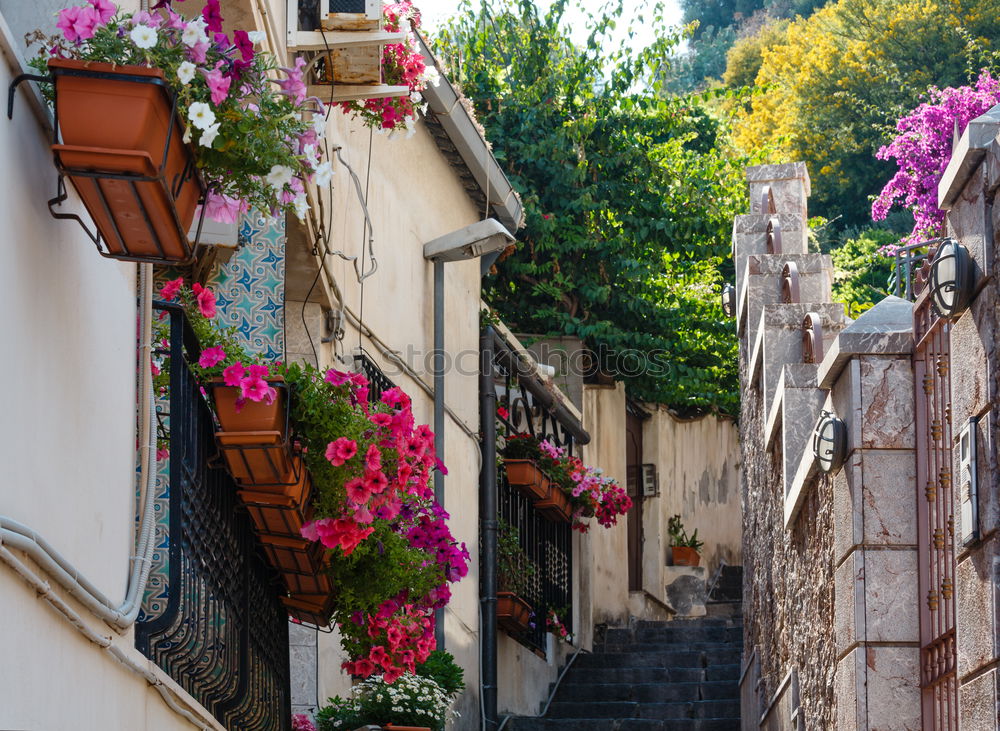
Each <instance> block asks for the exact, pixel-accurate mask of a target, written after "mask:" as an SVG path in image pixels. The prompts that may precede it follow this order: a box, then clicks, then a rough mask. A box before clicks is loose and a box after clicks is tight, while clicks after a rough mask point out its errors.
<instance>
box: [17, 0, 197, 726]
mask: <svg viewBox="0 0 1000 731" xmlns="http://www.w3.org/2000/svg"><path fill="white" fill-rule="evenodd" d="M123 4H124V5H125V6H126V7H128V6H129V5H131V4H132V3H128V2H126V3H123ZM10 5H11V4H10V3H9V2H6V1H5V2H4V4H3V7H2V8H0V9H2V10H8V9H9V8H10ZM17 5H19V7H18V11H19V15H18V18H17V22H18V25H19V27H21V26H23V25H24V23H25V22H27V21H26V20H25V18H24V17H23V15H24V11H25V10H26V9H28V4H25V3H19V4H17ZM134 5H135V6H136V7H137V6H138V3H137V2H136V3H134ZM50 6H51V3H39V4H38V5H37V6H35V5H34V4H32V8H35V9H37V11H38V13H39V16H40V17H39V24H42V23H43V22H50V21H51V18H50V17H49V15H50V13H51V10H52V8H51V7H50ZM0 18H2V16H0ZM3 25H5V23H0V26H3ZM18 41H19V39H13V38H11V37H10V36H9V35H7V36H6V37H5V38H0V46H3V51H4V61H3V62H0V88H4V89H6V88H7V87H8V85H9V83H10V81H11V80H12V78H13V76H14V74H16V73H19V72H20V70H21V69H20V67H19V61H18V58H17V50H15V49H18V48H20V46H19V43H18ZM49 142H50V138H49V134H48V132H47V131H46V130H45V129H43V127H42V125H41V124H40V122H39V119H38V117H37V116H35V115H34V114H33V113H32V110H31V108H30V107H29V104H28V103H27V101H26V95H25V93H24V92H19V93H18V95H17V99H16V103H15V115H14V119H13V121H7V120H6V119H0V170H3V172H4V177H3V187H2V188H0V220H2V221H3V229H2V233H0V257H2V262H3V264H2V266H0V312H2V313H3V314H2V317H0V343H3V353H2V357H0V383H2V384H3V386H4V406H5V408H4V409H3V411H2V412H0V445H2V446H0V455H2V459H3V469H2V472H0V474H2V478H0V479H2V486H0V515H4V516H6V517H9V518H13V519H15V520H17V521H20V522H22V523H25V524H27V525H28V526H30V527H31V528H33V529H35V530H36V531H37V532H38V533H40V534H41V535H42V536H44V537H45V538H46V539H47V540H48V541H49V542H50V543H51V544H53V546H54V547H55V548H56V549H57V550H58V551H59V552H61V553H62V554H63V555H64V556H65V557H66V558H67V559H68V560H69V561H70V562H71V563H72V564H73V565H74V566H75V567H76V568H77V569H78V570H79V571H80V573H81V574H82V575H84V576H86V577H87V578H88V579H89V580H90V581H92V582H93V583H94V584H95V585H96V586H97V588H98V589H100V590H101V591H102V592H103V593H105V594H106V595H107V596H109V597H111V598H112V599H115V600H120V599H122V598H123V597H124V593H125V588H126V579H127V572H128V570H129V554H130V551H131V548H132V544H133V531H134V511H135V468H134V465H135V446H136V429H135V423H136V408H135V406H136V394H135V388H136V383H135V373H136V350H135V346H136V327H137V317H136V267H135V265H133V264H124V263H118V262H114V261H111V260H108V259H104V258H102V257H100V256H98V254H97V252H96V250H95V248H94V245H93V244H92V243H91V242H90V240H89V239H87V238H86V237H85V235H84V234H83V232H82V231H81V230H80V229H79V227H78V226H77V224H76V223H74V222H67V221H56V220H55V219H53V218H51V217H50V215H49V212H48V210H47V208H46V201H47V200H48V199H49V198H51V197H53V196H54V194H55V186H56V172H55V168H54V167H53V165H52V156H51V153H50V152H49ZM63 208H64V209H65V210H67V211H70V212H79V211H81V210H82V207H81V206H80V204H79V202H78V201H77V200H76V198H75V195H73V194H71V196H70V200H69V201H67V202H66V203H65V204H64V206H63ZM14 553H15V556H16V557H19V558H22V559H23V558H24V557H23V555H22V554H20V553H17V552H14ZM29 566H30V564H29ZM53 583H54V582H53ZM56 593H57V594H58V595H60V596H63V597H64V598H65V595H64V594H63V592H62V591H61V590H58V589H57V590H56ZM69 604H70V606H71V607H73V608H74V609H75V610H76V611H78V612H79V613H80V614H81V615H83V618H84V623H85V624H86V626H88V627H90V628H91V629H92V630H94V631H96V632H98V633H99V634H101V635H103V636H105V637H111V638H113V641H114V643H115V644H116V645H117V646H118V647H120V649H121V650H122V651H123V652H124V653H125V655H126V656H127V657H128V658H130V659H131V660H133V661H134V662H137V663H139V664H140V665H141V666H143V667H146V668H149V667H150V666H149V663H148V662H147V661H146V660H145V658H143V657H142V656H141V655H140V654H139V653H138V652H137V651H135V650H134V649H133V637H132V633H131V631H128V632H126V633H124V635H122V636H118V635H116V633H114V632H113V631H112V630H110V629H109V628H108V627H105V626H103V625H101V624H100V623H99V622H98V621H96V620H94V619H92V618H91V617H90V616H89V615H88V613H87V611H86V610H85V609H83V608H82V607H81V606H80V605H77V604H75V603H74V602H72V601H70V602H69ZM0 618H2V621H0V648H3V650H2V656H3V658H4V661H3V662H0V728H4V729H32V730H34V729H54V728H67V727H72V728H74V729H80V730H81V731H84V730H87V729H93V730H94V731H98V730H102V731H103V730H106V729H109V728H115V729H137V730H141V729H157V731H159V730H161V729H175V728H176V729H185V728H192V726H191V724H190V723H188V722H187V721H184V720H183V719H181V718H180V717H179V716H177V715H176V714H175V713H174V712H173V711H171V710H170V709H169V708H168V707H167V706H166V704H165V703H164V702H163V700H162V699H161V698H160V696H159V695H158V694H157V693H156V692H155V691H154V690H153V689H152V688H151V687H150V686H149V685H148V684H147V683H146V681H145V680H143V679H141V678H140V677H139V676H138V675H136V674H135V673H134V672H132V671H129V670H127V669H125V668H124V667H123V666H122V665H121V664H120V663H119V662H117V661H116V660H115V659H113V658H112V657H111V656H110V655H109V654H108V653H107V652H106V651H105V650H102V649H101V648H99V647H98V646H97V645H95V644H93V643H92V642H89V641H87V640H85V639H83V637H82V635H81V634H80V633H79V632H77V630H76V629H74V628H73V627H72V626H71V625H70V624H69V623H68V622H67V621H66V620H65V619H64V618H63V617H62V616H61V615H60V614H59V613H57V612H56V611H54V610H53V609H52V608H51V607H49V606H48V605H47V604H46V603H45V602H43V601H41V600H40V599H39V598H38V597H37V595H36V592H35V591H34V590H32V589H29V588H28V586H27V585H26V584H25V583H24V582H23V581H22V580H21V579H20V578H19V577H18V576H17V575H16V574H15V573H14V572H13V571H12V570H11V569H10V568H9V567H8V566H7V565H6V564H4V563H0ZM151 671H152V670H151ZM152 672H154V674H155V675H157V676H158V677H160V678H161V679H162V678H163V674H162V673H160V672H159V671H152ZM163 682H165V683H167V684H170V681H169V679H165V680H164V681H163ZM180 695H181V696H183V695H184V694H183V691H180ZM206 725H211V722H209V721H206Z"/></svg>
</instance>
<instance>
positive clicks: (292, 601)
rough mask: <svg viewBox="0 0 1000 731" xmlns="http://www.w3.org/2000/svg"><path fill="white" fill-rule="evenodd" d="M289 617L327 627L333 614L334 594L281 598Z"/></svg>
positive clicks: (299, 595) (297, 595)
mask: <svg viewBox="0 0 1000 731" xmlns="http://www.w3.org/2000/svg"><path fill="white" fill-rule="evenodd" d="M281 601H282V603H283V604H284V605H285V609H287V610H288V616H290V617H292V618H293V619H297V620H298V621H300V622H305V623H307V624H314V625H316V626H317V627H327V626H329V624H330V615H332V614H333V601H334V597H333V594H292V595H291V596H283V597H281Z"/></svg>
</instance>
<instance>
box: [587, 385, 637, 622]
mask: <svg viewBox="0 0 1000 731" xmlns="http://www.w3.org/2000/svg"><path fill="white" fill-rule="evenodd" d="M583 424H584V427H586V428H587V430H588V431H589V432H590V436H591V442H590V444H588V445H587V446H586V447H585V448H584V450H583V460H584V462H586V463H587V464H590V465H597V466H600V467H601V468H602V469H603V470H604V472H605V473H606V474H607V475H609V476H611V477H614V478H615V479H616V480H618V482H619V483H620V484H622V485H624V484H625V387H624V386H623V385H622V384H618V385H617V386H615V387H613V388H609V387H606V386H584V389H583ZM592 522H593V521H592ZM627 558H628V528H627V522H626V519H625V518H620V519H619V520H618V524H617V525H615V526H613V527H611V528H602V527H601V526H599V525H596V524H594V525H592V526H591V528H590V531H589V532H588V533H587V535H586V537H585V540H583V541H582V542H581V548H580V565H581V567H582V570H583V571H587V570H588V567H589V574H587V573H585V574H583V575H581V577H580V595H581V600H580V604H581V621H580V624H581V626H584V627H592V626H593V625H595V624H600V623H608V624H611V625H620V624H622V623H624V622H625V621H626V620H627V619H628V572H627V571H626V570H625V566H626V561H627ZM588 611H589V615H590V616H589V618H588V616H587V612H588Z"/></svg>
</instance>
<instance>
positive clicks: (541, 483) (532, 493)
mask: <svg viewBox="0 0 1000 731" xmlns="http://www.w3.org/2000/svg"><path fill="white" fill-rule="evenodd" d="M503 463H504V467H505V468H506V470H507V482H508V483H509V484H510V486H511V487H513V488H516V489H517V491H518V492H520V493H521V494H523V495H524V496H525V497H527V498H529V499H530V500H544V499H545V498H547V497H548V494H549V478H548V477H546V475H545V473H544V472H542V471H541V469H539V467H538V465H536V464H535V463H534V462H533V461H531V460H530V459H505V460H504V462H503Z"/></svg>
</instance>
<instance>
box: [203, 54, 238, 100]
mask: <svg viewBox="0 0 1000 731" xmlns="http://www.w3.org/2000/svg"><path fill="white" fill-rule="evenodd" d="M221 66H222V61H219V62H218V63H217V64H215V68H214V69H212V70H211V71H206V70H205V69H202V70H201V73H202V74H203V75H204V77H205V81H206V83H207V84H208V89H209V91H211V92H212V104H214V105H215V106H219V105H220V104H222V102H224V101H226V99H227V98H228V97H229V85H230V84H231V83H232V82H233V80H232V79H231V78H229V77H228V76H226V75H224V74H223V73H222V71H221V70H220V67H221Z"/></svg>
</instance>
